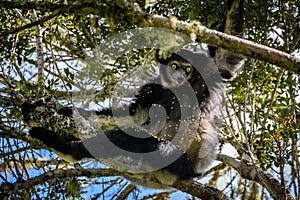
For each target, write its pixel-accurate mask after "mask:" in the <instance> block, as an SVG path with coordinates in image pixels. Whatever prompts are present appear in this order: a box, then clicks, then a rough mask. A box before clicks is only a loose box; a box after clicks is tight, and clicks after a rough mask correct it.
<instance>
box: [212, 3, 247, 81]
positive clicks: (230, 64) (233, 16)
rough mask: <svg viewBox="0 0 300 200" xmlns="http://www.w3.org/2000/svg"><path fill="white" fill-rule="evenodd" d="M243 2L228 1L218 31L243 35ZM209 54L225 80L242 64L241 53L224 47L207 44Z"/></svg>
mask: <svg viewBox="0 0 300 200" xmlns="http://www.w3.org/2000/svg"><path fill="white" fill-rule="evenodd" d="M243 4H244V0H229V1H228V5H227V9H228V12H227V15H226V19H225V20H224V22H223V24H222V26H221V27H220V28H219V31H222V32H224V33H226V34H230V35H234V36H237V37H243V36H244V19H243V9H244V7H243ZM209 54H210V56H211V57H212V58H213V59H214V62H215V64H216V65H217V67H218V69H219V71H220V73H221V76H222V78H223V79H225V80H232V79H233V78H234V77H235V76H236V75H237V73H238V72H239V71H240V69H241V67H242V66H243V64H244V56H243V55H241V54H237V53H232V52H230V51H228V50H226V49H222V48H216V47H212V46H209Z"/></svg>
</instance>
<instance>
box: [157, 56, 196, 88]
mask: <svg viewBox="0 0 300 200" xmlns="http://www.w3.org/2000/svg"><path fill="white" fill-rule="evenodd" d="M193 71H194V68H193V66H192V65H191V64H190V63H188V62H186V61H184V60H175V59H174V60H169V62H168V63H167V65H166V66H161V69H160V77H161V83H162V86H163V87H165V88H173V87H179V86H182V85H184V84H185V83H186V82H188V81H189V80H190V79H191V77H192V74H193Z"/></svg>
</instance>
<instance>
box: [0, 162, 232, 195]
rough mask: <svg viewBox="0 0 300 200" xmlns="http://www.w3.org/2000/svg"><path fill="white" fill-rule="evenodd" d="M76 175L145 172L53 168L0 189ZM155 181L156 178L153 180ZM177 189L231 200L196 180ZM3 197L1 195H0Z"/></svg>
mask: <svg viewBox="0 0 300 200" xmlns="http://www.w3.org/2000/svg"><path fill="white" fill-rule="evenodd" d="M75 176H86V177H88V178H96V177H108V176H123V177H127V178H130V177H131V178H132V177H133V178H135V177H138V178H140V176H144V175H143V174H128V173H125V172H120V171H117V170H114V169H94V168H91V169H65V170H60V169H58V170H53V171H49V172H46V173H43V174H41V175H39V176H36V177H34V178H31V179H28V180H26V181H23V182H16V183H3V184H1V185H0V191H2V193H3V195H10V194H12V193H16V192H17V191H18V190H27V189H30V188H33V187H34V186H36V185H39V184H42V183H45V182H47V181H50V180H52V179H61V178H65V177H75ZM152 181H154V180H152ZM171 187H174V188H176V189H179V190H182V191H184V192H188V193H189V194H192V195H194V196H197V197H199V198H202V199H208V200H209V199H214V200H216V199H222V200H229V199H230V198H229V197H227V196H226V195H224V193H223V192H221V191H220V190H218V189H215V188H213V187H210V186H207V185H204V184H201V183H198V182H197V181H194V180H186V181H176V182H175V183H174V185H172V186H171ZM0 197H1V196H0Z"/></svg>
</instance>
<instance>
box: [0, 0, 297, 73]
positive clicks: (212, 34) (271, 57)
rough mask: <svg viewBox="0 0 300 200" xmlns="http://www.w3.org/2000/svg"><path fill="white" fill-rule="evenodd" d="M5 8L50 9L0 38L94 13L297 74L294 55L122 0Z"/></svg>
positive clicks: (6, 5) (10, 4) (11, 4)
mask: <svg viewBox="0 0 300 200" xmlns="http://www.w3.org/2000/svg"><path fill="white" fill-rule="evenodd" d="M3 7H4V8H8V9H14V8H19V9H23V10H24V9H41V10H42V11H47V12H49V11H51V12H53V14H52V15H50V16H47V17H45V18H43V19H41V20H39V21H36V22H33V23H31V24H27V25H25V26H24V27H18V28H16V29H12V30H9V31H6V32H3V33H1V38H3V37H4V36H7V35H8V34H11V33H16V32H17V31H20V30H24V29H26V28H30V27H32V26H36V25H38V24H40V23H43V22H45V21H47V20H49V19H51V18H52V17H53V15H54V13H55V15H57V14H58V13H63V12H68V13H78V12H80V13H81V14H82V13H85V14H97V15H99V16H102V17H107V16H109V17H110V18H112V19H114V20H115V21H118V20H124V19H125V18H126V19H127V21H128V22H129V23H131V24H133V25H137V26H140V27H150V26H153V27H161V28H168V29H171V30H175V31H180V32H182V33H185V34H187V35H190V36H191V37H193V38H195V39H196V41H198V42H203V43H207V44H209V45H211V46H217V47H222V48H224V49H227V50H229V51H232V52H235V53H240V54H243V55H245V56H248V57H251V58H256V59H259V60H262V61H265V62H269V63H271V64H274V65H277V66H279V67H282V68H284V69H286V70H289V71H293V72H295V73H297V74H300V58H297V57H294V56H292V55H290V54H288V53H285V52H282V51H279V50H276V49H273V48H270V47H266V46H264V45H260V44H257V43H254V42H251V41H248V40H245V39H241V38H238V37H234V36H231V35H227V34H224V33H221V32H218V31H215V30H211V29H208V28H206V27H204V26H201V25H200V23H197V22H192V23H187V22H183V21H179V20H177V19H175V18H172V17H171V18H166V17H162V16H158V15H151V14H149V13H146V12H144V11H142V10H140V9H139V8H138V7H136V6H132V5H131V4H129V3H128V2H127V1H125V0H118V1H114V2H110V3H109V4H99V3H97V2H93V1H89V2H77V3H76V4H74V5H73V4H68V5H65V4H55V3H50V2H47V3H40V2H39V3H38V2H26V3H25V4H24V3H23V2H22V3H21V2H20V3H18V2H11V1H1V2H0V8H3ZM120 13H122V14H123V16H124V17H123V18H120V15H119V14H120Z"/></svg>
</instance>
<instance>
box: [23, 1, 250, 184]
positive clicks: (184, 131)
mask: <svg viewBox="0 0 300 200" xmlns="http://www.w3.org/2000/svg"><path fill="white" fill-rule="evenodd" d="M227 17H228V18H229V17H230V21H231V23H232V24H226V23H225V25H224V26H225V28H224V30H227V29H229V28H233V29H240V27H241V26H242V22H243V20H242V6H240V7H239V8H238V9H237V10H235V12H234V15H233V14H232V12H231V14H230V15H229V14H228V16H227ZM237 27H238V28H237ZM241 34H242V33H241V32H237V33H236V35H241ZM209 55H210V56H207V55H205V54H201V53H194V52H192V51H189V50H184V49H182V50H180V51H179V52H176V53H174V52H173V53H171V55H170V56H169V57H167V58H162V57H161V56H160V55H159V51H157V55H156V59H157V61H158V62H159V63H160V76H159V77H158V78H157V79H156V80H153V83H149V84H146V85H144V86H143V87H141V89H140V90H139V92H138V94H137V95H136V96H135V97H134V101H133V102H132V103H131V104H130V105H128V107H126V108H125V110H126V112H124V107H111V108H108V109H104V110H102V111H95V112H94V114H93V113H92V112H90V111H84V110H78V113H79V114H81V115H82V116H84V118H85V119H91V117H93V118H95V120H96V119H99V120H98V123H101V122H103V124H101V125H100V127H101V129H102V131H98V130H95V132H94V133H93V136H92V137H89V138H87V139H85V140H81V139H79V137H75V136H73V135H72V134H70V132H72V131H76V130H75V129H74V128H72V131H70V128H53V126H51V125H50V126H47V127H45V126H44V127H41V126H40V125H38V124H37V123H34V121H35V119H33V117H34V115H32V114H31V113H33V112H35V110H36V108H38V107H42V106H46V105H45V104H44V103H41V102H40V101H38V102H25V103H24V104H23V106H22V112H23V116H24V119H25V121H26V122H27V123H28V124H30V126H31V129H30V135H31V136H32V137H34V138H37V139H39V140H41V141H42V142H43V143H44V144H45V145H47V146H48V147H50V148H51V149H53V150H54V151H55V152H57V153H58V154H59V155H60V156H61V157H63V158H65V159H67V160H70V161H76V160H81V159H83V158H95V159H98V160H100V161H101V162H103V163H105V164H106V165H108V166H110V167H113V168H116V169H117V170H124V171H129V172H135V173H140V174H143V178H145V179H147V180H150V181H151V180H156V181H159V182H161V183H162V184H166V185H172V184H173V183H174V181H176V180H177V179H188V178H193V177H197V176H199V175H201V174H202V173H203V171H204V170H205V169H206V168H207V167H208V165H209V164H210V163H211V162H212V161H213V160H214V159H215V157H216V152H215V148H216V146H217V144H218V138H217V133H216V130H215V129H214V127H213V118H214V114H213V109H214V107H215V106H216V105H218V103H219V100H218V99H219V98H220V96H221V95H222V94H221V93H222V89H221V88H222V87H221V85H222V83H223V80H231V79H233V78H234V77H235V76H236V74H237V72H238V71H239V69H240V67H241V66H242V65H243V62H244V58H243V56H241V55H239V54H234V53H231V52H228V51H226V50H224V49H216V48H212V47H210V48H209ZM174 65H176V67H174ZM213 67H217V69H218V70H219V72H218V73H219V74H216V73H215V72H212V73H210V69H212V68H213ZM187 68H188V70H187ZM218 76H220V77H221V78H222V79H221V78H220V79H219V78H216V77H218ZM209 79H211V80H214V81H213V82H211V83H210V84H207V80H209ZM186 88H189V89H190V91H192V93H193V94H194V95H195V98H190V96H189V95H187V93H186V92H185V90H186ZM72 113H73V111H72V108H63V109H60V110H58V111H57V115H56V116H57V117H61V118H63V119H65V118H70V116H71V114H72ZM126 117H127V118H128V117H129V118H132V120H131V121H134V122H136V123H135V124H137V125H138V126H135V125H134V124H130V123H127V121H125V123H123V124H122V123H121V124H122V125H120V124H118V125H119V126H118V125H116V124H114V125H113V126H109V125H106V124H105V123H106V122H107V121H112V120H113V119H123V118H124V119H127V118H126ZM101 119H103V120H102V121H101ZM107 119H109V120H107ZM60 120H61V119H59V120H58V121H60ZM50 121H51V120H50ZM61 121H62V120H61ZM49 123H51V122H49ZM58 126H59V125H58ZM67 130H68V131H67ZM67 132H68V133H67ZM128 133H130V134H128ZM66 134H67V135H68V137H66ZM76 134H77V133H76ZM111 144H114V145H115V146H117V147H119V148H120V149H121V151H119V150H114V149H112V148H110V145H111ZM120 152H121V153H120ZM150 152H157V153H156V154H155V157H153V156H152V157H147V156H145V155H146V154H147V153H150ZM162 162H163V163H162ZM136 181H137V182H140V181H138V180H136ZM140 183H142V184H145V183H144V181H142V182H140ZM146 185H149V184H148V183H147V184H146ZM149 186H151V187H152V185H151V184H150V185H149ZM153 187H157V186H156V185H155V186H153Z"/></svg>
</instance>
